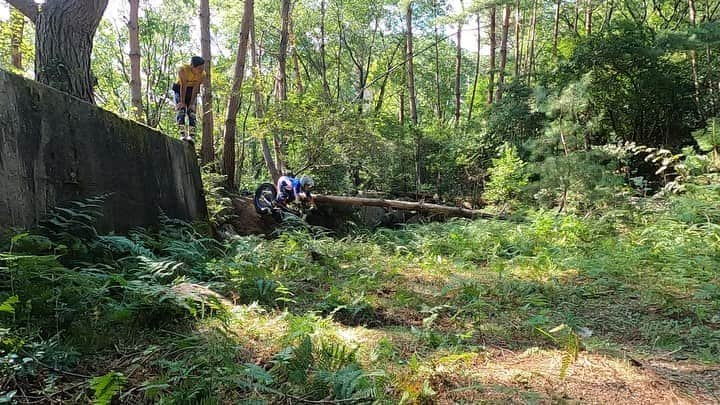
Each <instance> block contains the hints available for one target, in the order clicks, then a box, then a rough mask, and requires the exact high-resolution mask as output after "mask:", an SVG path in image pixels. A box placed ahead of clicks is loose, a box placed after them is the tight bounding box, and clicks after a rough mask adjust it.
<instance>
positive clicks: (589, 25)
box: [585, 0, 593, 36]
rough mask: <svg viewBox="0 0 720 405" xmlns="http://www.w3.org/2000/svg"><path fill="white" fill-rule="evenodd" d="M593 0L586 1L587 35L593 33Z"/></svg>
mask: <svg viewBox="0 0 720 405" xmlns="http://www.w3.org/2000/svg"><path fill="white" fill-rule="evenodd" d="M592 12H593V9H592V0H586V1H585V35H587V36H590V35H592Z"/></svg>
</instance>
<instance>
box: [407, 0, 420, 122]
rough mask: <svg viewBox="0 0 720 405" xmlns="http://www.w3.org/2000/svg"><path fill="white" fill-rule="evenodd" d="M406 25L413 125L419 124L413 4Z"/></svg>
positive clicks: (410, 6) (410, 5) (409, 94)
mask: <svg viewBox="0 0 720 405" xmlns="http://www.w3.org/2000/svg"><path fill="white" fill-rule="evenodd" d="M405 23H406V28H407V31H406V34H405V35H406V40H407V42H406V44H407V72H408V96H409V97H410V121H411V122H412V123H413V125H417V123H418V114H417V98H416V96H415V68H414V66H413V34H412V2H410V3H409V4H408V8H407V13H406V14H405Z"/></svg>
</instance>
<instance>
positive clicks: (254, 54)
mask: <svg viewBox="0 0 720 405" xmlns="http://www.w3.org/2000/svg"><path fill="white" fill-rule="evenodd" d="M250 33H251V36H252V41H251V43H250V47H251V48H252V49H251V52H250V56H251V58H252V59H251V61H252V66H253V99H254V101H255V118H263V117H264V116H265V107H264V105H263V98H262V94H261V92H260V90H261V88H262V74H261V67H260V57H259V55H258V51H257V43H256V37H255V22H254V16H253V24H252V27H251V29H250ZM260 145H261V150H262V155H263V160H264V161H265V166H266V167H267V169H268V173H270V177H271V178H272V179H273V182H277V181H278V179H279V178H280V173H279V171H278V169H277V167H276V166H275V160H274V159H273V157H272V152H271V150H270V145H269V144H268V141H267V138H266V137H265V136H263V137H262V138H261V139H260Z"/></svg>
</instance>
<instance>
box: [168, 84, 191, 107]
mask: <svg viewBox="0 0 720 405" xmlns="http://www.w3.org/2000/svg"><path fill="white" fill-rule="evenodd" d="M172 90H173V92H174V93H175V104H177V103H179V102H180V84H179V83H175V84H173V86H172ZM192 94H193V88H192V87H188V88H187V91H186V92H185V101H184V103H185V105H188V106H189V105H193V106H194V105H195V103H191V101H195V100H193V99H192Z"/></svg>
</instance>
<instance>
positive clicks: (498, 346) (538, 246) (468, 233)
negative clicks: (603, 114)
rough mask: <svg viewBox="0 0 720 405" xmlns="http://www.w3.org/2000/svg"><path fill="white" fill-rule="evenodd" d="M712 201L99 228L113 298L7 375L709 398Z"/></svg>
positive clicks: (625, 398)
mask: <svg viewBox="0 0 720 405" xmlns="http://www.w3.org/2000/svg"><path fill="white" fill-rule="evenodd" d="M718 202H720V189H718V188H703V189H698V190H696V191H695V192H694V193H692V194H688V195H685V196H680V197H673V198H671V199H668V200H666V201H651V202H650V201H649V202H647V204H645V205H642V206H638V205H636V206H631V207H627V208H623V209H619V208H617V209H613V210H608V211H606V212H605V213H603V214H601V215H597V216H593V217H580V216H575V215H571V214H563V215H558V214H557V213H556V212H553V211H526V212H524V213H523V214H522V215H521V216H518V217H515V218H511V219H509V220H505V221H498V220H476V221H468V220H452V221H448V222H446V223H433V224H424V225H412V226H408V227H406V228H404V229H400V230H387V229H379V230H376V231H374V232H359V231H358V232H354V233H352V234H350V235H348V236H345V237H337V236H332V235H329V234H327V233H325V231H323V230H321V229H318V228H307V227H302V226H300V227H294V228H288V229H285V230H284V231H283V232H281V233H280V234H279V235H277V236H276V237H274V238H271V239H265V238H260V237H253V236H249V237H241V238H237V239H236V240H235V241H233V242H232V243H230V244H226V245H223V246H222V247H221V248H220V250H219V251H216V252H214V253H213V254H209V253H208V252H209V250H208V249H207V245H208V244H209V243H210V242H208V241H207V240H206V239H202V238H200V239H198V235H197V234H193V233H192V232H191V231H186V230H182V231H172V232H171V231H168V230H165V231H162V232H161V234H160V235H156V236H151V235H149V234H135V235H130V236H129V237H128V238H127V239H124V238H121V237H117V236H112V237H109V238H107V239H105V240H103V243H105V244H106V248H107V249H109V250H108V251H109V252H112V254H113V255H114V258H113V260H114V262H118V263H119V266H121V267H120V268H122V269H124V270H122V271H123V273H121V274H122V278H124V281H122V282H121V283H120V285H124V286H125V287H124V288H125V293H124V295H122V298H114V299H116V300H117V301H112V302H109V304H108V300H109V297H120V296H121V295H118V291H119V290H118V288H119V287H118V286H117V285H116V286H114V287H113V286H111V288H110V289H109V290H107V289H105V290H102V291H105V293H104V294H105V295H101V294H98V293H93V294H92V296H93V297H95V296H102V297H103V298H102V300H103V302H104V304H103V305H105V306H104V307H103V306H102V305H98V306H97V307H93V308H94V309H93V310H92V312H90V314H95V315H92V316H89V317H86V318H85V319H83V320H82V321H83V322H90V323H89V324H86V323H70V324H69V325H70V326H67V327H66V329H65V330H63V331H62V332H60V333H58V334H57V336H59V338H55V339H56V341H55V342H56V343H55V344H54V345H48V344H45V346H43V347H44V348H43V352H44V353H45V354H43V356H45V357H43V358H44V359H45V360H42V362H40V361H38V362H37V364H38V365H40V366H42V367H36V368H34V369H33V370H32V372H30V371H24V372H23V373H17V374H16V375H15V376H14V377H13V378H14V379H13V380H5V389H7V388H8V387H10V388H13V389H15V390H17V391H18V393H17V394H16V397H15V400H17V401H18V402H19V403H42V402H66V403H67V402H85V401H87V400H88V399H89V398H96V399H97V397H98V395H99V393H98V391H97V385H94V386H93V387H95V388H91V387H90V386H89V384H88V381H89V380H90V377H91V376H96V377H97V376H103V375H105V376H108V375H110V374H108V373H109V372H112V373H120V374H112V375H115V376H116V377H117V379H118V381H117V382H118V384H117V386H118V387H117V393H116V396H115V398H116V399H115V401H117V403H188V404H189V403H223V404H224V403H238V402H246V401H251V402H254V403H258V402H260V403H262V402H266V403H358V402H369V401H378V402H380V403H398V402H402V403H508V402H510V403H541V404H544V403H602V404H606V403H618V404H641V403H642V404H644V403H647V404H657V403H680V404H685V403H687V404H710V403H720V273H718V269H720V204H718ZM168 229H170V228H168ZM182 229H186V228H182ZM153 238H154V239H153ZM151 248H152V251H154V252H156V253H155V256H152V257H151V256H150V255H152V252H151ZM15 249H16V250H17V249H18V248H17V247H16V248H15ZM98 249H99V247H98V245H97V244H96V245H92V249H89V251H93V252H97V251H98ZM122 249H125V250H126V251H127V252H131V253H127V254H131V256H128V257H129V258H125V259H122V258H121V259H118V257H121V256H122V255H121V254H120V251H121V250H122ZM93 254H95V255H97V253H93ZM140 254H142V255H143V256H141V257H142V258H141V259H136V258H137V257H140V256H137V255H140ZM23 257H28V256H23ZM114 262H113V263H114ZM82 263H84V264H83V266H88V264H87V263H85V262H84V261H83V262H82ZM66 266H68V267H69V265H67V264H66ZM98 269H102V267H101V266H100V265H96V266H95V267H94V269H93V270H94V271H96V272H99V271H100V270H98ZM128 269H130V270H128ZM138 269H140V270H142V272H141V273H138V272H140V270H138ZM73 271H74V273H73V274H75V276H74V277H77V274H84V273H82V272H80V273H78V272H77V271H76V270H73ZM28 274H29V273H28ZM33 274H34V273H33ZM92 274H93V277H94V274H96V273H92ZM137 274H141V276H139V278H137V280H138V281H139V282H137V283H136V282H135V281H134V280H135V279H132V277H136V275H137ZM148 274H151V275H152V276H148ZM114 277H115V278H114V279H118V278H119V277H120V276H118V275H115V276H114ZM47 278H48V277H46V279H47ZM53 280H57V278H54V279H53ZM104 280H106V279H104ZM74 282H75V283H78V281H77V280H75V281H74ZM34 283H35V284H33V285H30V284H29V285H28V287H27V288H33V287H35V288H39V287H37V283H38V282H34ZM55 283H56V285H57V281H55ZM104 283H107V282H106V281H104ZM123 283H124V284H123ZM88 285H89V284H88ZM165 286H167V287H168V288H169V289H164V288H165ZM14 288H15V289H16V290H18V291H19V290H20V289H21V288H23V287H22V286H20V285H18V284H17V281H16V284H15V286H14ZM56 288H59V287H56ZM67 288H70V287H67ZM72 288H75V287H72ZM98 288H100V287H98ZM103 288H106V287H103ZM46 290H47V289H43V290H42V291H46ZM78 291H80V290H77V289H72V293H73V294H75V295H78V294H79V293H78ZM36 294H39V293H36ZM131 294H135V295H131ZM20 295H21V294H20ZM59 296H60V298H57V299H56V302H55V303H54V309H53V311H55V313H58V311H59V310H58V308H59V307H60V306H59V305H58V304H57V301H58V300H62V299H69V298H67V297H65V296H64V295H62V294H60V295H59ZM64 297H65V298H64ZM158 297H159V298H158ZM168 297H171V298H168ZM202 297H211V298H202ZM178 298H179V299H178ZM20 302H23V300H22V298H21V300H20ZM34 302H36V303H35V304H34V305H35V306H36V307H39V306H41V301H40V300H37V301H34ZM44 302H49V301H44ZM170 302H176V303H178V305H179V307H178V306H175V304H173V305H172V306H170V305H169V303H170ZM192 302H194V303H195V304H191V303H192ZM189 303H190V304H191V305H188V304H189ZM159 305H160V306H159ZM26 307H27V305H24V306H22V307H18V312H17V313H16V316H17V317H18V319H19V318H20V317H21V316H22V312H21V310H23V308H26ZM69 307H70V304H64V305H63V306H62V311H64V312H63V314H65V313H69V312H70V311H68V309H67V308H69ZM102 308H105V309H102ZM101 309H102V311H105V312H102V311H101ZM36 310H37V309H36ZM185 311H189V312H185ZM183 313H184V314H183ZM100 314H103V315H102V316H101V315H100ZM35 319H39V318H35ZM48 319H49V320H52V319H53V318H52V317H49V318H48ZM38 322H39V321H38ZM78 322H79V321H78ZM28 325H29V323H28ZM47 328H48V329H50V330H57V329H58V328H59V327H58V321H57V316H56V318H55V321H52V322H49V323H48V327H47ZM25 350H26V351H30V350H31V349H29V348H28V349H25ZM53 350H54V352H53ZM49 352H53V353H54V354H53V355H52V356H51V355H50V354H48V353H49ZM36 357H37V356H36ZM28 358H30V359H33V358H34V357H31V356H28ZM58 359H59V360H58ZM51 360H52V361H53V362H52V363H51ZM29 362H30V363H31V364H32V363H33V362H32V361H30V360H29ZM112 375H111V376H112ZM8 381H14V382H15V387H13V386H12V384H8ZM106 382H107V381H106Z"/></svg>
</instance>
